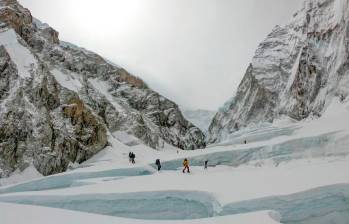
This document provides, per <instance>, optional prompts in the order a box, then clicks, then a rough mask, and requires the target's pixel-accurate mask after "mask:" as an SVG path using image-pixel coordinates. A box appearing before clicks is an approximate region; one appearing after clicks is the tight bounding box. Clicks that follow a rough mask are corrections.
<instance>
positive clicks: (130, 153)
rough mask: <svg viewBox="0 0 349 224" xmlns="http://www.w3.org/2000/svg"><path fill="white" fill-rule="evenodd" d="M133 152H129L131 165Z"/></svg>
mask: <svg viewBox="0 0 349 224" xmlns="http://www.w3.org/2000/svg"><path fill="white" fill-rule="evenodd" d="M131 157H132V152H129V153H128V161H129V162H130V163H131V162H132V158H131Z"/></svg>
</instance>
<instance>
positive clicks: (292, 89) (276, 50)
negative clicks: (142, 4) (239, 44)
mask: <svg viewBox="0 0 349 224" xmlns="http://www.w3.org/2000/svg"><path fill="white" fill-rule="evenodd" d="M348 2H349V1H348V0H306V1H305V3H304V6H303V8H302V9H301V10H299V11H298V12H297V13H295V14H294V17H293V19H292V20H291V22H290V23H288V24H287V25H285V26H276V27H275V28H274V29H273V31H272V32H271V33H270V34H269V35H268V36H267V38H266V39H265V40H264V41H263V42H262V43H261V44H260V45H259V47H258V49H257V51H256V53H255V56H254V58H253V60H252V63H251V64H250V66H249V67H248V69H247V71H246V74H245V76H244V78H243V80H242V82H241V83H240V85H239V87H238V89H237V92H236V94H235V95H234V97H233V98H232V99H231V100H230V101H228V102H227V103H226V104H225V105H224V107H222V109H221V110H220V111H219V112H218V113H217V114H216V116H215V117H214V119H213V121H212V123H211V125H210V128H209V137H208V141H209V142H211V143H212V142H219V141H222V140H223V139H224V138H225V137H226V136H227V135H229V134H230V133H232V132H234V131H236V130H239V129H241V128H243V127H245V126H248V125H251V124H256V123H259V122H273V120H275V119H277V118H279V117H280V116H289V117H291V118H293V119H297V120H302V119H305V118H307V117H309V116H313V117H319V116H321V114H322V113H323V111H324V110H325V109H326V107H327V105H329V103H330V102H331V100H332V99H333V98H334V97H338V98H340V100H342V101H345V100H348V95H349V8H348V5H349V3H348Z"/></svg>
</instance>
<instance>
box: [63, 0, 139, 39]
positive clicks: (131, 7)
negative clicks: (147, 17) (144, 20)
mask: <svg viewBox="0 0 349 224" xmlns="http://www.w3.org/2000/svg"><path fill="white" fill-rule="evenodd" d="M68 4H69V6H68V7H69V9H70V12H71V13H72V15H74V17H75V18H76V20H75V21H74V23H77V24H79V26H82V27H81V28H83V29H86V30H90V29H91V27H95V28H96V29H97V27H98V30H104V31H108V30H112V29H114V30H115V28H117V29H118V30H120V31H122V30H124V29H127V27H128V26H130V25H132V24H133V23H134V22H135V21H136V20H137V18H139V15H140V13H141V9H142V5H143V3H142V1H141V0H127V1H124V0H99V1H98V2H97V1H92V0H74V1H71V2H69V3H68ZM96 29H95V32H98V30H96Z"/></svg>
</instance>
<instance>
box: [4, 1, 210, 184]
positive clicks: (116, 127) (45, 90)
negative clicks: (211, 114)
mask: <svg viewBox="0 0 349 224" xmlns="http://www.w3.org/2000/svg"><path fill="white" fill-rule="evenodd" d="M116 132H122V133H126V134H129V135H132V136H134V137H135V138H137V139H138V140H139V142H141V143H144V144H146V145H148V146H150V147H152V148H155V149H161V148H162V147H164V145H165V143H167V144H171V145H174V146H177V147H179V148H182V149H186V150H188V149H190V150H192V149H197V148H202V147H205V140H204V135H203V133H202V132H201V131H200V130H199V129H198V128H197V127H195V126H194V125H192V124H191V123H190V122H188V121H187V120H186V119H185V118H184V117H183V116H182V114H181V112H180V110H179V109H178V106H177V105H176V104H175V103H173V102H171V101H170V100H168V99H166V98H164V97H163V96H161V95H159V94H158V93H156V92H154V91H153V90H151V89H150V88H148V86H147V85H146V84H145V83H144V82H143V81H142V80H141V79H139V78H137V77H135V76H132V75H131V74H129V73H128V72H127V71H125V70H124V69H122V68H120V67H118V66H116V65H114V64H112V63H110V62H108V61H107V60H105V59H104V58H102V57H101V56H99V55H97V54H94V53H92V52H90V51H87V50H85V49H82V48H78V47H76V46H74V45H72V44H68V43H64V42H61V41H60V40H59V39H58V32H57V31H55V30H54V29H53V28H51V27H49V26H48V25H47V24H42V23H41V22H39V21H38V20H35V19H33V17H32V16H31V13H30V12H29V11H28V10H27V9H25V8H23V7H22V6H21V5H20V4H19V3H18V2H17V1H16V0H1V1H0V178H1V177H5V176H8V175H9V174H10V173H11V172H13V171H14V170H16V169H20V170H22V169H24V168H26V167H27V166H28V165H30V164H33V165H34V166H35V168H36V169H37V170H38V171H39V172H40V173H42V174H44V175H49V174H54V173H58V172H62V171H65V170H66V169H67V167H68V166H69V164H70V163H80V162H83V161H85V160H86V159H88V158H90V157H91V156H93V155H94V154H96V153H97V152H99V151H100V150H102V149H103V148H104V147H105V146H106V145H108V135H109V134H110V135H113V133H116Z"/></svg>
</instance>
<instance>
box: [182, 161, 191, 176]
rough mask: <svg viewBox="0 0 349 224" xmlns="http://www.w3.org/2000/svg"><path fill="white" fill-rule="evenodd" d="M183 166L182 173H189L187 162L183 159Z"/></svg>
mask: <svg viewBox="0 0 349 224" xmlns="http://www.w3.org/2000/svg"><path fill="white" fill-rule="evenodd" d="M183 166H184V168H183V173H185V170H187V172H188V173H190V170H189V161H188V159H187V158H185V159H184V160H183Z"/></svg>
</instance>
